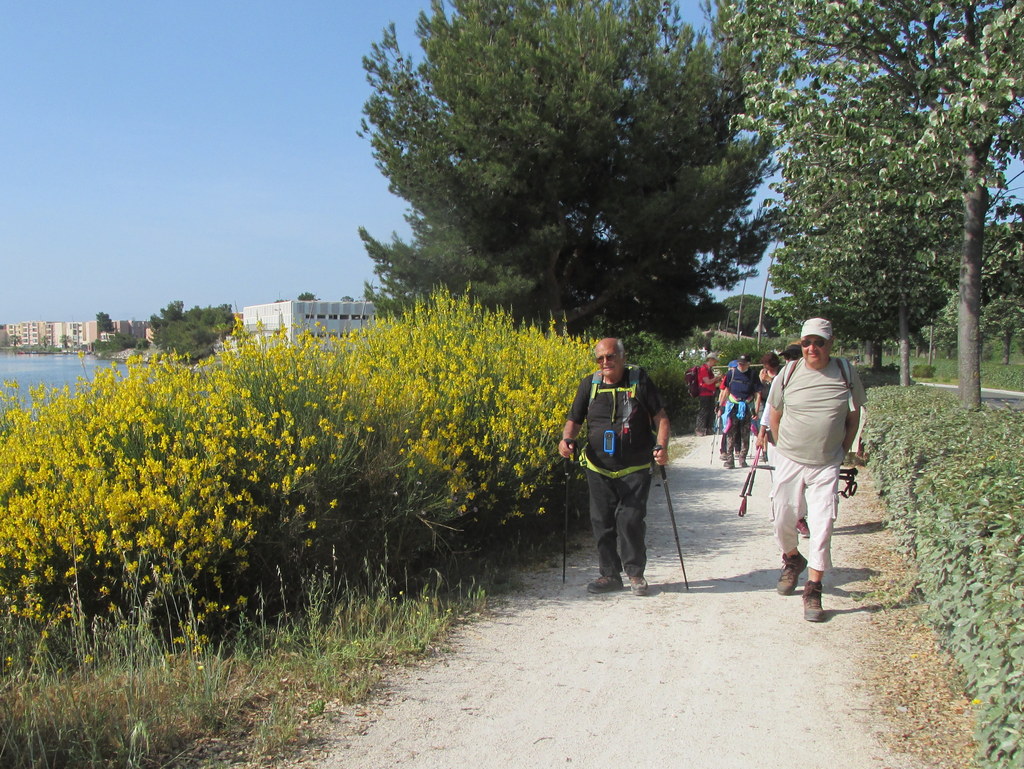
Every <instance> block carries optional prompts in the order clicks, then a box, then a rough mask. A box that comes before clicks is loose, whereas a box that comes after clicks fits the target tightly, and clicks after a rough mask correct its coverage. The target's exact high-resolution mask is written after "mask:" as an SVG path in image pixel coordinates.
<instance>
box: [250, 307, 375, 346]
mask: <svg viewBox="0 0 1024 769" xmlns="http://www.w3.org/2000/svg"><path fill="white" fill-rule="evenodd" d="M374 313H375V310H374V307H373V302H366V301H359V302H322V301H319V300H317V301H309V302H300V301H298V300H295V299H293V300H291V301H283V302H272V303H270V304H254V305H249V306H247V307H244V308H242V325H243V327H244V328H245V330H246V331H249V332H250V333H253V334H257V333H260V334H267V335H269V334H275V333H277V332H278V331H281V330H284V331H285V333H286V335H287V337H288V340H289V341H291V342H294V341H295V339H296V337H297V336H298V335H299V334H301V333H302V332H304V331H309V332H311V333H313V334H314V335H316V336H337V335H339V334H344V333H345V332H347V331H354V330H356V329H360V328H362V327H363V326H365V325H366V324H367V323H370V322H372V320H373V316H374Z"/></svg>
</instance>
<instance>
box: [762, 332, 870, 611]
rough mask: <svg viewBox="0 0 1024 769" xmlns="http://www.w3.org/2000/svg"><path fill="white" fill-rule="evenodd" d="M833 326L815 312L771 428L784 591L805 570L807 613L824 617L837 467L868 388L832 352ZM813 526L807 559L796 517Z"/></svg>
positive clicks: (778, 391)
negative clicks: (823, 592)
mask: <svg viewBox="0 0 1024 769" xmlns="http://www.w3.org/2000/svg"><path fill="white" fill-rule="evenodd" d="M832 343H833V339H832V324H831V323H829V321H827V320H825V319H824V318H811V319H810V320H808V321H807V322H805V323H804V325H803V328H802V329H801V331H800V347H801V349H802V353H803V357H802V358H801V359H800V360H798V361H794V362H793V363H790V364H788V365H787V366H786V368H785V369H783V371H782V372H781V373H780V374H779V376H777V377H776V378H775V381H774V382H773V383H772V388H771V392H770V393H769V395H768V402H769V403H770V404H771V416H770V425H769V429H770V430H771V432H772V435H773V436H775V442H776V447H775V449H776V450H775V471H774V473H773V475H772V517H773V520H774V525H775V541H776V543H777V544H778V546H779V549H780V550H781V551H782V565H783V568H782V574H781V575H780V577H779V583H778V587H777V589H778V592H779V593H780V594H782V595H791V594H792V593H793V591H794V590H795V589H796V584H797V582H798V581H799V579H800V575H801V574H802V573H803V570H804V569H805V568H808V567H809V570H808V575H807V577H808V579H807V582H806V584H805V585H804V591H803V603H804V619H806V620H808V621H810V622H821V621H822V620H824V618H825V614H824V611H823V610H822V608H821V581H822V578H823V577H824V575H825V571H826V570H827V569H829V568H831V566H832V556H831V546H832V526H833V523H834V521H835V518H836V513H837V510H838V498H837V497H838V489H839V467H840V465H841V464H842V462H843V460H844V459H845V458H846V454H847V452H848V451H849V450H850V447H851V446H852V445H853V441H854V439H855V438H856V435H857V430H858V428H859V426H860V415H861V408H862V407H863V405H864V401H865V395H864V386H863V385H862V384H861V381H860V377H859V376H857V372H856V370H854V368H853V367H852V366H850V364H849V362H848V361H846V360H845V359H843V358H833V357H831V355H830V353H831V351H832ZM801 517H806V518H807V525H808V527H809V528H810V533H811V536H810V552H809V553H808V556H809V558H804V556H802V555H801V554H800V551H799V550H798V548H797V545H798V543H799V540H798V539H797V532H796V522H797V520H798V519H799V518H801Z"/></svg>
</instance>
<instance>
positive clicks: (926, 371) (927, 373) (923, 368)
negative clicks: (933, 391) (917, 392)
mask: <svg viewBox="0 0 1024 769" xmlns="http://www.w3.org/2000/svg"><path fill="white" fill-rule="evenodd" d="M910 376H912V377H913V378H914V379H934V378H935V366H929V365H928V364H927V363H918V364H916V365H914V366H913V367H911V369H910Z"/></svg>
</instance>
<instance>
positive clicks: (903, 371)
mask: <svg viewBox="0 0 1024 769" xmlns="http://www.w3.org/2000/svg"><path fill="white" fill-rule="evenodd" d="M897 312H898V313H899V325H900V387H910V311H909V310H908V309H907V297H906V294H903V293H901V294H900V303H899V308H898V310H897Z"/></svg>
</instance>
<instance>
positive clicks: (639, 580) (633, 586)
mask: <svg viewBox="0 0 1024 769" xmlns="http://www.w3.org/2000/svg"><path fill="white" fill-rule="evenodd" d="M629 589H630V590H631V591H632V592H633V595H647V580H646V579H644V578H643V577H630V578H629Z"/></svg>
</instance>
